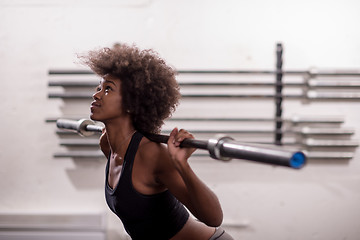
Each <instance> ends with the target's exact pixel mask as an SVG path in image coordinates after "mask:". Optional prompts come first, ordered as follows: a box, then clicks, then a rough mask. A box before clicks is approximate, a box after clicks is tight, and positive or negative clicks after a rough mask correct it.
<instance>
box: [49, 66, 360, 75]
mask: <svg viewBox="0 0 360 240" xmlns="http://www.w3.org/2000/svg"><path fill="white" fill-rule="evenodd" d="M177 72H178V73H179V74H270V75H271V74H272V75H273V74H276V73H277V71H276V70H178V71H177ZM281 72H282V74H287V75H304V74H307V75H310V76H360V70H359V69H354V70H343V69H328V70H321V69H316V68H312V69H310V70H283V71H281ZM48 73H49V75H94V73H93V72H92V71H90V70H77V69H74V70H69V69H64V70H60V69H58V70H55V69H51V70H49V72H48Z"/></svg>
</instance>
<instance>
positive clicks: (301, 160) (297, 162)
mask: <svg viewBox="0 0 360 240" xmlns="http://www.w3.org/2000/svg"><path fill="white" fill-rule="evenodd" d="M305 163H306V156H305V154H304V153H302V152H296V153H294V155H293V156H292V157H291V159H290V167H292V168H297V169H299V168H302V167H303V166H304V165H305Z"/></svg>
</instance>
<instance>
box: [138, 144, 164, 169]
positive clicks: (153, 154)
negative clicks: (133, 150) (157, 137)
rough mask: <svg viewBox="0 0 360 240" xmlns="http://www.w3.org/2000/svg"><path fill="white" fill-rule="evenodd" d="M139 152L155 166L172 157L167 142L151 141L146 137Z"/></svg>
mask: <svg viewBox="0 0 360 240" xmlns="http://www.w3.org/2000/svg"><path fill="white" fill-rule="evenodd" d="M138 153H139V155H140V157H141V158H142V160H143V161H144V162H147V163H148V164H150V165H153V166H154V167H161V165H163V163H164V162H166V161H167V160H168V159H170V155H169V152H168V150H167V145H166V144H162V143H156V142H153V141H150V140H149V139H148V138H146V137H144V138H143V139H142V141H141V142H140V145H139V148H138Z"/></svg>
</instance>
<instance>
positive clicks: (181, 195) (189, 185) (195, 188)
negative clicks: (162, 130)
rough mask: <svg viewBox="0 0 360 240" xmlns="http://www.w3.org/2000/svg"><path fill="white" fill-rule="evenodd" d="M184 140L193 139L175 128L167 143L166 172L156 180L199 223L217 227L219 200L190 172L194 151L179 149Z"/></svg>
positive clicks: (221, 216)
mask: <svg viewBox="0 0 360 240" xmlns="http://www.w3.org/2000/svg"><path fill="white" fill-rule="evenodd" d="M185 138H193V136H192V135H191V134H190V133H188V132H187V131H185V130H180V131H178V130H177V129H176V128H175V129H174V130H173V131H172V132H171V134H170V137H169V141H168V151H169V155H170V159H168V160H169V161H168V162H169V164H168V165H167V169H166V170H165V171H162V173H163V174H161V175H160V176H159V178H160V181H161V182H162V183H163V184H164V185H165V186H166V187H167V188H168V189H169V190H170V192H172V194H174V196H175V197H177V198H178V199H179V200H180V201H181V202H182V203H183V204H184V205H185V206H186V207H187V208H188V209H189V210H190V211H191V212H192V214H193V215H194V216H195V217H197V218H198V219H199V220H200V221H202V222H204V223H205V224H207V225H209V226H214V227H216V226H219V225H221V223H222V220H223V213H222V209H221V206H220V203H219V200H218V198H217V196H216V195H215V193H214V192H213V191H211V190H210V189H209V188H208V187H207V186H206V185H205V184H204V183H203V182H202V181H201V180H200V179H199V178H198V176H197V175H196V174H195V173H194V171H193V170H192V169H191V167H190V165H189V163H188V158H189V157H190V156H191V154H192V153H193V152H194V151H195V149H194V148H180V143H181V142H182V141H183V140H184V139H185Z"/></svg>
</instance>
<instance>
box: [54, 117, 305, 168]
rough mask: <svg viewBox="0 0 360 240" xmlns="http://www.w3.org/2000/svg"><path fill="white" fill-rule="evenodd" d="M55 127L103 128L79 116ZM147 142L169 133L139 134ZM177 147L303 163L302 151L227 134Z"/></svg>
mask: <svg viewBox="0 0 360 240" xmlns="http://www.w3.org/2000/svg"><path fill="white" fill-rule="evenodd" d="M56 125H57V127H58V128H62V129H68V130H74V131H76V132H78V133H79V134H81V135H83V136H90V135H92V134H93V133H94V132H102V131H103V127H102V126H99V125H95V123H94V122H93V121H92V120H89V119H80V120H78V121H75V120H68V119H58V120H57V121H56ZM143 134H144V136H146V137H147V138H149V139H150V140H151V141H154V142H159V143H167V141H168V139H169V136H167V135H161V134H153V133H143ZM180 146H181V147H193V148H198V149H205V150H208V151H209V153H210V156H211V157H212V158H214V159H217V160H223V161H229V160H231V159H232V158H236V159H245V160H250V161H256V162H262V163H268V164H274V165H281V166H286V167H290V168H294V169H300V168H302V167H303V166H304V165H305V163H306V156H305V154H304V153H303V152H301V151H297V152H291V151H288V150H284V149H282V148H280V147H272V148H270V147H268V146H267V147H265V146H262V145H259V144H243V143H239V142H237V141H235V140H234V139H232V138H231V137H228V136H220V137H218V138H217V139H216V138H214V139H209V140H207V141H205V140H196V139H185V140H184V141H183V142H182V143H181V145H180Z"/></svg>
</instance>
